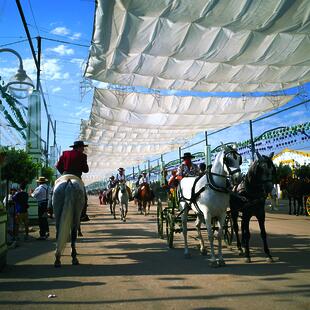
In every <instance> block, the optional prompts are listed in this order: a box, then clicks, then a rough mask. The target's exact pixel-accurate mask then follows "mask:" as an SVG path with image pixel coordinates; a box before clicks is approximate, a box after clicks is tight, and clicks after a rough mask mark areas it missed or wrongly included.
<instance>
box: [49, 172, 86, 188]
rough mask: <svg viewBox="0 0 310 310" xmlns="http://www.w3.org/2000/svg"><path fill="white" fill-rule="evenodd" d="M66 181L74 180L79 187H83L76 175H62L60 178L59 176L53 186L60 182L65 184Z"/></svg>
mask: <svg viewBox="0 0 310 310" xmlns="http://www.w3.org/2000/svg"><path fill="white" fill-rule="evenodd" d="M68 180H76V181H78V182H79V183H80V185H81V186H82V187H84V182H83V181H82V180H81V179H80V178H79V177H77V176H76V175H74V174H64V175H62V176H60V177H59V178H58V179H57V180H56V181H55V186H56V185H57V184H58V183H62V182H67V181H68Z"/></svg>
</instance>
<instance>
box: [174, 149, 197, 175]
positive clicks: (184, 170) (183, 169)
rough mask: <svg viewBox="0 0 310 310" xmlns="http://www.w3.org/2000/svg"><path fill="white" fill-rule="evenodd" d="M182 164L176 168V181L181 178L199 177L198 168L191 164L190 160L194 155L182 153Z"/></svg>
mask: <svg viewBox="0 0 310 310" xmlns="http://www.w3.org/2000/svg"><path fill="white" fill-rule="evenodd" d="M181 158H182V159H183V162H182V164H181V165H180V166H179V167H178V170H177V179H178V180H181V179H182V178H183V177H196V176H199V168H198V166H197V165H196V164H194V163H192V158H195V156H194V155H192V154H191V153H189V152H187V153H184V155H183V157H181Z"/></svg>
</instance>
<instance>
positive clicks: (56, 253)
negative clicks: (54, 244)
mask: <svg viewBox="0 0 310 310" xmlns="http://www.w3.org/2000/svg"><path fill="white" fill-rule="evenodd" d="M60 257H61V254H60V253H59V252H58V250H57V249H56V251H55V261H54V267H56V268H59V267H61V261H60Z"/></svg>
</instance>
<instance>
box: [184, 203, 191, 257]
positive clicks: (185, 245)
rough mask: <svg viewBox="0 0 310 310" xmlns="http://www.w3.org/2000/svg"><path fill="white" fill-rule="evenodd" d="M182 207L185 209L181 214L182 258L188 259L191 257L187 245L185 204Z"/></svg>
mask: <svg viewBox="0 0 310 310" xmlns="http://www.w3.org/2000/svg"><path fill="white" fill-rule="evenodd" d="M182 207H183V208H185V210H184V212H183V213H182V232H183V238H184V257H185V258H190V257H191V255H190V253H189V251H188V243H187V216H188V207H187V205H186V204H182Z"/></svg>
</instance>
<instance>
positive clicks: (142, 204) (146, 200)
mask: <svg viewBox="0 0 310 310" xmlns="http://www.w3.org/2000/svg"><path fill="white" fill-rule="evenodd" d="M152 200H153V194H152V191H151V188H150V185H149V184H147V183H143V184H141V187H140V189H139V192H138V211H140V213H141V214H142V212H143V213H144V215H147V214H149V213H150V207H151V202H152ZM147 207H148V210H146V209H147Z"/></svg>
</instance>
